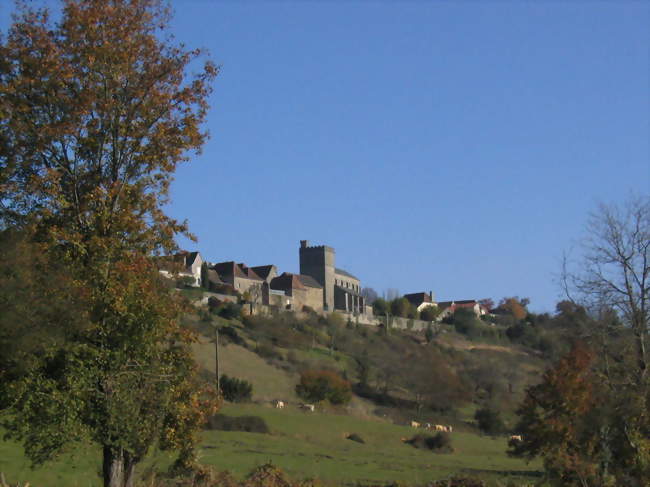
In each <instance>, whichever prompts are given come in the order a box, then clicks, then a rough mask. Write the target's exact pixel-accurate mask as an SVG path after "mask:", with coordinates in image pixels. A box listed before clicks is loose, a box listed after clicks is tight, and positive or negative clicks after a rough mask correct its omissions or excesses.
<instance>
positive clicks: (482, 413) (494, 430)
mask: <svg viewBox="0 0 650 487" xmlns="http://www.w3.org/2000/svg"><path fill="white" fill-rule="evenodd" d="M474 419H475V420H476V423H477V424H478V427H479V429H480V430H481V431H482V432H483V433H486V434H488V435H492V436H496V435H499V434H501V433H503V432H504V431H505V425H504V424H503V420H502V419H501V413H500V412H499V411H497V410H496V409H493V408H491V407H489V406H484V407H482V408H480V409H477V410H476V413H475V414H474Z"/></svg>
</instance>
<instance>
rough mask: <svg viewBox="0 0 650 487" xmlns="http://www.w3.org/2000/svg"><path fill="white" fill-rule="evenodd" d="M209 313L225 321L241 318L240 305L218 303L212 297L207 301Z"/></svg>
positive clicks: (227, 302)
mask: <svg viewBox="0 0 650 487" xmlns="http://www.w3.org/2000/svg"><path fill="white" fill-rule="evenodd" d="M208 306H209V308H210V312H211V313H213V314H215V315H217V316H219V317H221V318H223V319H225V320H234V319H238V318H240V317H241V310H242V307H241V305H239V304H237V303H233V302H231V301H220V300H218V299H217V298H215V297H214V296H212V297H210V298H209V299H208Z"/></svg>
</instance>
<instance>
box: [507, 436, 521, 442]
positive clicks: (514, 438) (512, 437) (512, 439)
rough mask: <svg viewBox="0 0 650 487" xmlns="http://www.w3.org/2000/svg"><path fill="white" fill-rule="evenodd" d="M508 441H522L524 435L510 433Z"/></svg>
mask: <svg viewBox="0 0 650 487" xmlns="http://www.w3.org/2000/svg"><path fill="white" fill-rule="evenodd" d="M508 441H524V437H523V436H521V435H512V436H511V437H510V440H508Z"/></svg>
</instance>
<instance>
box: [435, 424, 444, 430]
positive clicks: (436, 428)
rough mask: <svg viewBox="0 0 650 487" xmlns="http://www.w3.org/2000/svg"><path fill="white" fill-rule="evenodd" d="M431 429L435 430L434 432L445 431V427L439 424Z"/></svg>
mask: <svg viewBox="0 0 650 487" xmlns="http://www.w3.org/2000/svg"><path fill="white" fill-rule="evenodd" d="M433 429H435V430H436V431H446V429H445V427H444V426H443V425H441V424H436V425H435V426H434V427H433Z"/></svg>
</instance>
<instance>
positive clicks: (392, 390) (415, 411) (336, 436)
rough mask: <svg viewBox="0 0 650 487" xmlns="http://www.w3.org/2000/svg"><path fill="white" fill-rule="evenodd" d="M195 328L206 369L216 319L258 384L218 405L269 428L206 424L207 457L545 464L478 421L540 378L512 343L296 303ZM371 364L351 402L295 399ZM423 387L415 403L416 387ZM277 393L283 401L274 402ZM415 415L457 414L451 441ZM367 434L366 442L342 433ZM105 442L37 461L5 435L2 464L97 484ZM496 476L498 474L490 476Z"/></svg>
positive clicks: (342, 472) (307, 473) (466, 467)
mask: <svg viewBox="0 0 650 487" xmlns="http://www.w3.org/2000/svg"><path fill="white" fill-rule="evenodd" d="M186 324H187V325H188V326H192V327H194V328H195V329H197V330H198V331H199V332H200V335H201V336H200V339H199V341H198V342H197V343H196V344H194V346H193V351H194V354H195V357H196V359H197V361H198V363H199V365H200V367H201V369H202V373H203V375H204V376H205V378H206V379H207V380H214V370H215V348H214V343H213V341H212V337H213V336H214V328H215V327H216V326H219V327H221V330H222V331H221V333H220V336H221V340H220V349H219V354H220V372H221V373H222V374H227V375H229V376H231V377H237V378H239V379H245V380H247V381H249V382H251V383H252V384H253V403H252V404H226V405H225V406H224V408H223V410H222V413H225V414H228V415H233V416H239V415H255V416H260V417H262V418H263V419H264V420H266V422H267V423H268V425H269V426H270V429H271V434H270V435H266V434H256V433H244V432H231V431H229V432H225V431H205V432H204V434H203V441H202V444H201V446H200V452H201V462H202V463H204V464H207V465H212V466H214V467H215V468H217V469H219V470H229V471H231V472H233V473H234V474H235V475H236V476H238V477H240V478H241V477H242V476H244V475H245V474H246V473H247V472H249V471H250V470H251V469H252V468H254V467H256V466H258V465H260V464H263V463H267V462H269V461H271V462H273V463H275V464H276V465H278V466H280V467H281V468H282V469H284V470H285V471H286V472H288V473H289V475H291V476H293V477H294V478H296V479H300V478H305V477H316V478H319V479H321V480H324V481H326V482H329V483H332V484H334V483H336V484H340V483H345V484H353V483H354V484H356V483H361V484H368V483H389V482H393V481H399V482H401V483H405V484H420V485H421V484H425V483H426V482H428V481H432V480H436V479H444V478H448V477H450V476H452V475H457V474H460V475H465V476H471V475H473V476H477V477H480V478H481V479H483V480H492V481H496V480H499V481H503V480H513V481H514V485H521V484H524V483H531V481H532V480H534V479H535V478H536V477H537V475H538V474H539V472H538V471H539V470H540V468H541V466H540V465H539V464H538V463H533V464H530V465H527V464H526V463H524V462H522V461H520V460H516V459H512V458H509V457H507V455H506V454H505V450H506V446H507V445H506V436H507V432H504V435H502V436H500V437H498V438H489V437H485V436H481V435H480V434H479V432H478V430H477V428H476V426H475V424H474V422H473V415H474V412H475V411H476V409H477V408H478V407H480V405H481V404H486V403H488V402H489V403H490V404H493V405H494V404H496V405H498V406H499V407H500V410H501V412H502V416H503V418H504V419H505V420H506V423H509V424H510V425H512V424H514V417H513V409H514V407H515V406H516V404H517V403H518V402H519V400H520V398H521V397H522V394H523V391H524V388H525V387H526V385H527V384H530V383H533V382H536V381H537V380H539V376H540V372H541V370H542V368H543V366H544V361H543V360H542V359H541V358H540V356H539V355H538V354H536V353H531V352H530V351H528V350H526V349H525V348H522V347H518V346H512V345H511V344H508V343H494V342H490V341H485V342H481V341H480V340H476V339H472V340H469V339H467V337H464V336H462V335H459V334H457V333H454V332H453V331H450V330H446V331H445V332H443V333H441V334H439V335H438V336H437V337H436V338H435V339H434V340H433V341H432V342H431V343H427V342H426V341H425V340H424V339H423V337H422V335H421V334H417V333H411V332H408V331H403V332H400V331H395V330H392V331H390V332H389V333H386V331H385V330H381V329H377V328H371V327H360V326H350V324H347V325H346V324H344V323H343V324H342V323H341V322H340V321H339V322H338V323H337V322H335V320H329V319H325V318H322V317H316V316H307V317H306V318H304V319H298V318H296V317H295V316H293V315H280V316H276V317H273V318H254V319H238V320H224V319H222V318H218V317H216V316H214V315H212V314H210V313H208V312H207V310H201V311H200V312H199V313H197V314H196V315H191V316H187V317H186ZM361 364H365V365H364V367H367V371H368V374H367V377H366V379H367V385H366V386H365V387H366V389H365V391H366V392H368V391H370V392H369V393H368V394H365V395H364V394H361V392H359V393H360V394H361V395H362V396H363V397H360V396H359V395H354V396H353V399H352V401H351V402H350V403H349V404H347V405H346V406H339V407H336V408H335V407H332V406H330V405H328V404H327V403H325V404H319V405H318V410H317V412H316V413H314V414H311V413H305V412H303V411H301V410H299V409H298V408H297V404H298V403H299V402H301V400H300V399H299V398H298V397H297V396H296V393H295V385H296V383H297V382H298V380H299V375H300V372H301V371H304V370H307V369H328V370H334V371H337V372H338V373H340V374H341V375H343V376H344V377H347V378H348V379H349V380H350V381H351V382H352V383H357V382H358V381H360V380H361ZM417 395H420V396H421V397H423V398H425V400H424V402H422V403H421V404H420V405H419V406H418V405H417V404H416V401H415V400H414V398H415V397H416V396H417ZM273 399H281V400H283V401H285V402H286V403H288V406H287V407H286V408H285V409H283V410H276V409H274V408H272V407H270V402H271V401H272V400H273ZM411 419H417V420H419V421H422V422H425V421H427V422H431V423H441V424H451V425H453V426H454V432H453V433H452V446H453V448H454V451H453V453H450V454H435V453H432V452H430V451H425V450H418V449H416V448H413V447H412V446H410V445H408V444H406V443H404V442H403V441H402V439H404V438H408V437H411V436H412V435H413V434H414V433H415V431H414V430H413V429H412V428H410V427H407V426H405V425H406V424H408V423H409V421H410V420H411ZM350 433H356V434H358V435H360V436H361V437H362V438H363V439H364V440H365V444H360V443H356V442H354V441H350V440H348V439H346V436H347V435H348V434H350ZM172 461H173V457H172V456H170V455H169V454H166V453H161V452H153V453H152V454H151V455H150V457H149V458H147V460H146V461H145V462H144V463H143V465H142V467H141V468H140V471H141V472H143V471H146V470H148V469H149V470H152V471H164V470H165V469H167V468H168V466H169V465H170V464H171V462H172ZM99 466H100V452H99V451H98V450H97V449H96V448H93V447H90V448H88V447H77V448H75V449H73V450H72V451H71V454H70V455H67V456H64V457H62V458H61V459H60V460H59V461H57V462H54V463H52V464H49V465H47V466H46V467H41V468H38V469H35V470H31V469H30V468H29V463H28V461H27V460H26V459H25V457H24V455H23V453H22V449H21V448H20V447H19V445H17V444H15V443H10V442H0V472H4V473H5V475H7V477H8V479H10V480H11V481H12V482H16V481H23V482H24V481H30V482H31V484H32V485H37V486H41V485H42V486H44V487H47V486H59V485H70V486H75V485H79V486H82V485H83V486H95V485H100V482H99V477H98V469H99ZM494 485H496V484H494Z"/></svg>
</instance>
